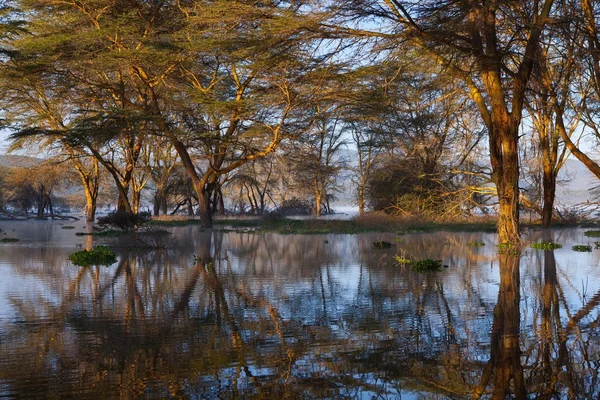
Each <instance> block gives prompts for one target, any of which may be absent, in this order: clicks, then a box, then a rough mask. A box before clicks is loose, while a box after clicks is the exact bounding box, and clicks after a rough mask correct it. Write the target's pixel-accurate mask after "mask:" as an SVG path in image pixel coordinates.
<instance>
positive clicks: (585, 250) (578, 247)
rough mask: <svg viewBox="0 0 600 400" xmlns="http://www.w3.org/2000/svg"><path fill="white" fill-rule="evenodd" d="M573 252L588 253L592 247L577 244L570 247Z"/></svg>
mask: <svg viewBox="0 0 600 400" xmlns="http://www.w3.org/2000/svg"><path fill="white" fill-rule="evenodd" d="M572 249H573V251H580V252H583V253H590V252H591V251H592V246H590V245H589V244H578V245H575V246H573V247H572Z"/></svg>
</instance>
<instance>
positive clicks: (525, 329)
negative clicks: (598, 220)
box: [0, 221, 600, 399]
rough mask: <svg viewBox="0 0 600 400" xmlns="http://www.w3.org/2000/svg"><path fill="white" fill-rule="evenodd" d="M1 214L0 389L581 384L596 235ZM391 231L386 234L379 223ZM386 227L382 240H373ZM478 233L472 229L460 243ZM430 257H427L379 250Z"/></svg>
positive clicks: (307, 389)
mask: <svg viewBox="0 0 600 400" xmlns="http://www.w3.org/2000/svg"><path fill="white" fill-rule="evenodd" d="M61 225H62V224H61V223H58V222H52V221H36V222H31V221H29V222H13V223H7V222H3V223H1V224H0V228H1V229H2V230H3V232H2V233H0V237H3V234H4V233H6V236H8V237H17V238H20V239H21V241H19V242H17V243H3V244H0V397H4V398H65V397H71V398H78V399H83V398H90V399H97V398H169V397H170V398H198V399H204V398H264V399H277V398H336V399H337V398H358V399H371V398H398V399H400V398H402V399H454V398H457V399H461V398H479V397H480V398H500V399H502V398H505V397H506V396H509V397H510V396H513V397H517V398H519V397H523V398H525V397H528V398H556V399H560V398H581V399H588V398H597V397H598V395H599V394H600V383H599V382H598V370H599V368H600V330H599V329H598V323H599V321H600V319H599V316H600V314H599V310H600V308H599V306H598V305H599V302H600V265H599V264H600V262H599V255H600V250H593V251H592V252H590V253H577V252H574V251H573V250H571V246H573V245H574V244H588V243H589V244H592V247H594V239H591V238H587V237H585V236H584V235H583V232H584V231H583V230H581V229H565V230H558V231H555V232H552V233H542V232H539V231H538V232H529V233H528V235H527V236H526V240H528V241H540V240H542V236H544V237H545V239H546V240H548V239H552V240H554V241H556V242H558V243H561V244H563V248H562V249H558V250H555V251H554V252H551V251H538V250H533V249H530V248H527V249H526V250H524V251H523V253H522V255H521V256H520V257H515V256H513V255H510V254H508V255H499V254H498V252H497V248H496V240H497V239H496V235H494V234H486V233H455V232H452V233H450V232H439V233H423V234H411V235H404V236H396V235H394V234H363V235H305V236H302V235H276V234H253V233H247V232H222V231H213V232H209V231H205V232H203V231H201V230H200V229H199V228H198V227H179V228H172V229H171V231H172V232H173V235H172V236H171V237H170V239H169V243H170V246H169V249H168V250H161V251H149V250H146V251H140V250H137V251H133V250H127V249H125V248H115V251H116V252H117V253H118V255H119V261H118V263H116V264H114V265H112V266H110V267H91V268H80V267H76V266H73V265H72V264H71V263H70V262H69V261H68V260H67V259H68V255H69V254H70V253H71V252H73V251H75V250H79V249H80V246H82V247H84V248H85V247H86V246H91V245H92V244H93V245H96V244H110V245H111V246H115V245H116V244H117V243H115V242H114V239H96V238H94V239H93V243H92V238H91V237H89V236H84V237H81V236H76V235H75V232H81V231H86V230H88V229H89V227H86V226H85V224H84V223H83V222H76V223H74V224H73V225H74V226H75V228H76V229H61ZM396 239H398V241H397V240H396ZM379 240H387V241H390V242H392V243H393V244H394V246H393V248H392V249H390V250H376V249H373V248H372V246H371V243H372V242H373V241H379ZM471 241H482V242H484V243H485V246H483V247H470V246H468V245H467V243H468V242H471ZM395 254H403V255H404V256H405V257H406V258H411V257H414V258H416V259H420V258H434V259H442V260H443V262H444V264H446V265H448V268H445V269H444V270H443V271H442V272H439V273H417V272H413V271H411V269H410V267H403V266H400V265H397V264H396V263H395V262H394V255H395Z"/></svg>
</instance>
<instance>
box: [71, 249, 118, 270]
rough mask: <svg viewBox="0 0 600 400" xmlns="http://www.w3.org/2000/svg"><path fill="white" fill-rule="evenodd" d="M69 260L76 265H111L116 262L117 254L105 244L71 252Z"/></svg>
mask: <svg viewBox="0 0 600 400" xmlns="http://www.w3.org/2000/svg"><path fill="white" fill-rule="evenodd" d="M69 260H71V262H72V263H73V264H75V265H77V266H80V267H89V266H91V265H106V266H108V265H111V264H114V263H115V262H117V255H116V254H115V253H114V252H113V251H112V250H111V249H110V248H108V247H106V246H96V247H94V248H93V249H92V250H81V251H76V252H75V253H72V254H71V255H70V256H69Z"/></svg>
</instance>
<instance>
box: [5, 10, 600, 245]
mask: <svg viewBox="0 0 600 400" xmlns="http://www.w3.org/2000/svg"><path fill="white" fill-rule="evenodd" d="M599 13H600V5H599V4H598V3H597V2H592V1H591V0H565V1H553V0H544V1H541V0H528V1H516V0H515V1H512V0H508V1H501V2H499V1H485V2H484V1H466V0H444V1H433V0H426V1H404V0H336V1H333V0H331V1H329V0H319V1H317V0H305V1H302V0H298V1H294V0H292V1H284V0H265V1H256V0H232V1H225V0H14V1H6V2H4V5H3V6H1V8H0V110H1V112H0V117H1V122H2V126H3V128H4V129H5V130H7V131H8V132H10V135H9V141H10V150H11V151H12V152H14V154H26V155H28V156H36V157H38V158H41V159H43V161H41V162H38V163H34V164H32V165H26V166H16V165H13V166H5V167H3V168H2V171H1V177H2V186H1V187H2V189H1V204H0V206H1V207H2V209H3V210H5V211H6V212H7V213H12V214H16V213H23V212H33V213H34V214H35V215H37V216H40V217H42V216H44V215H47V214H52V213H54V208H57V205H58V204H59V203H61V204H62V205H63V206H75V207H81V208H83V209H85V212H86V218H87V220H88V221H93V220H94V219H95V214H96V209H97V208H98V205H99V204H112V206H113V208H114V209H116V210H119V211H123V212H129V213H137V212H140V211H143V210H142V208H143V207H142V204H144V202H145V200H144V199H147V202H148V204H151V211H152V212H153V214H154V215H163V214H169V213H176V212H182V213H187V214H189V215H197V216H199V218H200V220H201V222H202V226H203V227H211V226H212V224H213V216H214V215H219V214H224V213H234V214H252V215H263V214H266V213H269V212H273V211H278V210H279V211H282V212H283V211H285V210H292V211H294V210H295V211H300V212H306V213H311V214H313V215H316V216H319V215H321V214H325V213H329V212H332V205H331V202H332V201H334V200H335V199H336V198H339V197H341V196H344V193H350V195H351V197H352V201H353V202H354V204H356V205H357V206H358V208H359V212H360V214H361V215H362V214H363V213H365V212H367V211H383V212H385V213H387V214H389V215H391V216H394V217H402V218H415V219H420V220H424V221H458V220H465V219H469V218H472V217H473V216H481V215H492V216H493V217H494V218H497V228H498V234H499V241H500V242H507V243H518V242H519V241H520V231H521V228H520V213H521V214H522V213H523V211H524V210H527V211H528V212H531V213H534V214H535V215H536V216H537V218H539V219H540V221H542V223H543V226H545V227H548V226H550V225H551V224H552V223H553V222H555V221H558V220H564V221H571V222H572V221H576V220H577V218H578V217H580V216H579V215H577V211H576V210H559V209H558V208H557V206H556V204H555V197H556V187H557V185H558V183H559V172H560V170H561V168H562V167H563V166H564V165H565V162H566V160H567V159H568V158H569V157H575V158H577V159H578V160H579V161H581V162H582V163H583V164H585V166H586V167H587V168H588V169H589V170H590V171H591V172H592V173H593V174H594V175H595V176H597V177H599V178H600V165H599V164H598V162H597V161H596V160H595V159H594V158H593V155H592V153H591V152H590V151H589V150H588V149H589V148H592V147H593V145H594V144H595V143H596V141H597V140H598V139H600V122H599V120H598V113H599V112H600V36H599V34H598V22H599V20H600V14H599ZM584 143H588V144H589V143H591V145H588V146H582V144H584ZM59 194H60V196H59Z"/></svg>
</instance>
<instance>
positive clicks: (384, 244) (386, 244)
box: [371, 240, 392, 249]
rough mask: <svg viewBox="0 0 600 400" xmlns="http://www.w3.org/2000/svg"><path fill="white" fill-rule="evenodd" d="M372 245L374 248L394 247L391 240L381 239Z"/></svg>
mask: <svg viewBox="0 0 600 400" xmlns="http://www.w3.org/2000/svg"><path fill="white" fill-rule="evenodd" d="M371 246H372V247H373V248H374V249H390V248H391V247H392V244H391V243H390V242H386V241H383V240H382V241H379V242H373V243H371Z"/></svg>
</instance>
